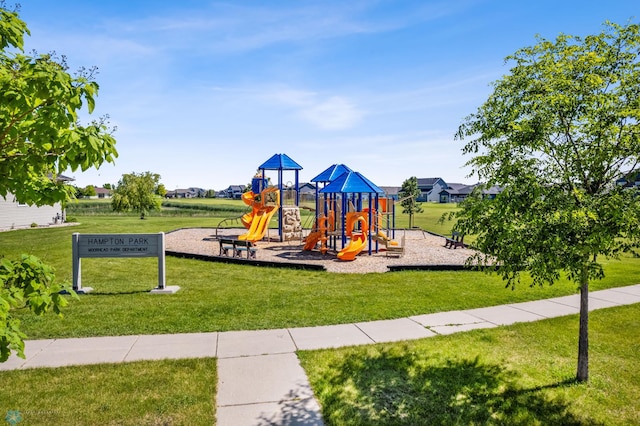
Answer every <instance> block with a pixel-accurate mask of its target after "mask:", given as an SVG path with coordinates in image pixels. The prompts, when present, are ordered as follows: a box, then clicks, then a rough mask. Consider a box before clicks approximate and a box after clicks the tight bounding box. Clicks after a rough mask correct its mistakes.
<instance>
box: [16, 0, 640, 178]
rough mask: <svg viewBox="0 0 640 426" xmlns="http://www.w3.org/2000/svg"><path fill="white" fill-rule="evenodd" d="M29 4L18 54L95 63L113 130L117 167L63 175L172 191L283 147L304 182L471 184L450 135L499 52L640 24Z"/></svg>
mask: <svg viewBox="0 0 640 426" xmlns="http://www.w3.org/2000/svg"><path fill="white" fill-rule="evenodd" d="M20 4H21V7H20V17H21V18H22V19H23V20H24V21H25V22H26V23H27V26H28V27H29V29H30V31H31V36H30V37H28V38H27V39H26V41H25V51H27V52H29V51H31V50H35V51H37V52H39V53H49V52H52V51H54V52H56V53H57V54H58V55H65V57H66V58H67V62H68V64H69V66H70V71H71V72H75V70H77V69H79V68H80V67H92V66H96V67H97V68H98V74H97V76H96V81H97V82H98V84H99V85H100V91H99V94H98V97H97V99H96V109H95V111H94V113H93V114H92V115H89V114H88V113H86V112H85V113H83V120H84V121H85V122H88V121H90V120H92V119H97V118H99V117H101V116H104V115H108V116H109V122H110V125H111V126H114V127H115V129H116V130H115V133H114V137H115V138H116V140H117V144H116V147H117V150H118V152H119V157H118V158H117V159H116V162H115V165H111V164H106V165H103V166H102V167H101V168H100V169H98V170H95V169H93V170H89V171H87V172H80V171H67V173H66V175H68V176H71V177H74V178H75V182H74V183H75V184H76V185H77V186H79V187H84V186H87V185H95V186H102V185H103V184H105V183H111V184H115V183H117V182H118V180H119V179H120V178H121V176H122V175H123V174H125V173H132V172H135V173H142V172H146V171H150V172H152V173H158V174H160V176H161V182H162V183H163V184H164V185H165V187H166V188H167V189H168V190H172V189H178V188H180V189H182V188H189V187H200V188H204V189H216V190H221V189H224V188H227V187H228V186H229V185H237V184H246V183H248V182H249V181H250V180H251V177H252V176H253V175H254V174H255V172H256V171H257V169H258V167H259V166H260V165H261V164H262V163H264V162H265V161H266V160H268V159H269V158H270V157H271V156H273V155H274V154H286V155H288V156H289V157H291V159H293V160H294V161H295V162H297V163H298V164H299V165H300V166H302V170H301V171H300V173H299V179H300V181H301V182H308V181H310V180H311V179H312V178H314V177H315V176H317V175H318V174H320V173H321V172H322V171H324V170H325V169H327V168H328V167H330V166H331V165H333V164H345V165H347V166H348V167H350V168H351V169H352V170H354V171H358V172H360V173H361V174H363V175H364V176H366V177H367V178H368V179H369V180H371V181H372V182H374V183H375V184H377V185H378V186H400V185H402V182H403V181H404V180H406V179H407V178H410V177H412V176H416V177H418V178H429V177H441V178H443V179H444V180H445V181H446V182H448V183H453V182H456V183H474V182H475V180H476V179H474V176H469V173H470V170H469V169H468V168H465V166H464V165H465V163H466V162H467V161H468V160H469V159H470V158H468V157H465V156H463V155H462V152H461V149H462V147H463V145H464V141H460V140H456V139H455V138H454V135H455V133H456V131H457V129H458V126H460V124H461V123H462V122H463V120H464V118H465V117H466V116H468V115H469V114H472V113H474V112H475V111H476V110H477V109H478V107H479V106H480V105H482V103H483V102H484V101H485V100H486V99H487V97H488V96H489V94H490V93H491V82H494V81H496V80H498V79H500V78H501V77H502V76H504V75H506V74H508V73H509V64H508V63H505V60H504V59H505V57H506V56H508V55H510V54H512V53H514V52H515V51H517V50H518V49H520V48H523V47H527V46H532V45H534V44H536V42H537V40H536V36H541V37H544V38H546V39H550V40H553V39H555V38H556V37H557V36H558V35H559V34H561V33H564V34H572V35H579V36H586V35H589V34H597V33H599V32H601V31H602V29H603V23H604V22H605V21H607V20H609V21H612V22H615V23H618V24H626V23H627V22H629V21H633V22H638V20H639V19H640V17H639V16H638V13H639V12H640V8H639V7H638V3H637V0H628V1H626V0H608V1H602V0H554V1H550V0H536V1H520V0H507V1H502V0H442V1H439V0H396V1H386V0H381V1H376V0H368V1H361V0H349V1H344V0H335V1H334V0H326V1H305V0H290V1H288V0H287V1H279V0H272V1H264V0H262V1H258V0H254V1H232V0H228V1H207V0H200V1H196V0H180V1H158V0H127V1H121V0H109V1H89V0H56V1H51V0H21V1H20ZM267 177H271V180H272V182H273V183H277V180H278V179H277V172H267ZM294 181H295V173H294V172H285V173H284V175H283V182H282V183H283V184H285V185H287V184H290V183H293V182H294Z"/></svg>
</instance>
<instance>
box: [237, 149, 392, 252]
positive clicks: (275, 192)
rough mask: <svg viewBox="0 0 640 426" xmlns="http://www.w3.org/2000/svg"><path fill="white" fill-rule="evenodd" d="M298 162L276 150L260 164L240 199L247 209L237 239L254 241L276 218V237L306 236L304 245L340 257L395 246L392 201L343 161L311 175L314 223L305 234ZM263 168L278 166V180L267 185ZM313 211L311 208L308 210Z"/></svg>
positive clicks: (301, 238) (258, 238) (259, 238)
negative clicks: (288, 179)
mask: <svg viewBox="0 0 640 426" xmlns="http://www.w3.org/2000/svg"><path fill="white" fill-rule="evenodd" d="M301 169H302V167H301V166H300V165H298V164H297V163H296V162H295V161H293V160H292V159H291V158H289V157H288V156H286V155H285V154H275V155H273V156H272V157H271V158H270V159H269V160H267V161H266V162H264V163H263V164H262V165H260V167H259V168H258V172H257V173H256V175H255V176H254V178H253V179H252V182H251V190H249V191H247V192H245V193H244V194H243V195H242V200H243V201H244V203H245V204H247V205H248V206H249V207H250V208H251V211H249V212H247V213H246V214H244V215H243V216H242V217H241V218H240V221H241V222H242V224H243V226H244V227H245V228H246V229H247V232H245V233H244V234H242V235H240V236H239V237H238V240H244V241H249V242H251V243H255V242H256V241H259V240H261V239H263V238H265V236H266V235H267V233H268V232H269V228H270V223H271V221H272V219H273V218H274V217H276V213H277V214H278V215H277V218H278V236H279V241H281V242H282V241H291V240H294V239H299V240H300V241H303V240H304V245H303V250H306V251H311V250H314V249H315V248H316V247H317V246H318V244H320V247H319V250H320V252H321V253H322V254H327V253H328V252H329V251H331V252H336V253H337V258H338V259H339V260H345V261H350V260H354V259H355V258H356V256H357V255H358V254H360V253H362V252H363V251H364V250H367V251H368V254H369V255H371V254H372V253H373V252H374V251H375V252H378V251H379V250H380V248H381V247H380V245H382V246H383V247H384V249H388V248H389V247H391V246H397V245H398V243H397V242H396V241H394V240H393V237H394V236H393V234H394V233H395V231H394V229H395V204H394V200H393V199H391V198H385V197H384V196H383V195H384V191H382V190H381V189H380V188H379V187H378V186H376V185H375V184H374V183H373V182H371V181H370V180H368V179H367V178H366V177H364V176H363V175H362V174H360V173H358V172H354V171H352V170H351V169H350V168H348V167H347V166H345V165H343V164H340V165H335V164H334V165H332V166H331V167H329V168H328V169H326V170H325V171H323V172H322V173H321V174H319V175H318V176H316V177H315V178H313V179H312V180H311V182H313V183H315V184H316V185H315V186H316V194H315V211H314V216H315V217H314V224H313V226H312V227H311V230H310V233H309V235H307V236H306V238H303V234H302V232H303V229H302V224H301V216H300V205H299V202H300V191H299V180H298V172H299V170H301ZM267 170H276V171H278V181H277V184H276V185H273V186H268V182H269V180H268V179H267V177H266V171H267ZM287 170H291V171H295V183H294V184H291V183H289V184H287V185H284V184H283V182H284V180H283V172H284V171H287ZM310 210H314V209H310Z"/></svg>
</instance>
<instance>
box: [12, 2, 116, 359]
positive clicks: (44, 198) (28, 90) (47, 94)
mask: <svg viewBox="0 0 640 426" xmlns="http://www.w3.org/2000/svg"><path fill="white" fill-rule="evenodd" d="M4 6H5V4H4V2H2V1H0V196H2V197H5V198H6V197H7V195H8V194H13V195H14V196H15V198H16V199H17V201H20V202H22V203H26V204H30V205H38V206H41V205H51V204H54V203H56V202H62V203H64V202H65V201H66V200H67V199H68V197H69V196H71V195H72V194H73V192H74V189H73V187H71V186H69V185H65V184H64V182H62V181H60V180H58V179H57V177H58V176H59V175H60V174H61V173H62V172H64V171H65V170H67V169H71V170H72V171H75V170H77V169H81V170H87V169H89V168H91V167H96V168H97V167H99V166H100V165H101V164H103V163H104V162H113V160H114V158H115V157H116V156H117V151H116V149H115V139H114V138H113V137H112V135H111V131H110V129H108V128H107V126H106V121H105V120H104V119H101V120H99V121H94V122H92V123H90V124H88V125H82V124H81V123H80V122H79V120H78V112H79V111H80V110H81V109H82V108H83V106H86V107H87V109H88V111H89V113H91V112H92V111H93V108H94V103H95V101H94V98H95V96H96V95H97V93H98V85H97V83H96V82H95V81H93V74H94V70H85V69H81V70H80V71H79V72H78V73H77V75H75V76H72V75H70V74H69V73H68V72H67V67H66V64H65V63H64V61H63V60H56V58H54V56H53V55H38V54H35V53H34V54H32V55H25V54H24V49H23V48H24V36H25V34H27V35H28V34H29V30H28V28H27V25H26V23H25V22H24V21H22V20H21V19H20V17H19V15H18V12H17V10H13V11H12V10H7V9H6V8H5V7H4ZM64 289H66V290H68V291H72V290H71V288H70V286H69V284H68V283H57V282H56V281H55V274H54V271H53V268H51V267H50V266H48V265H46V264H44V263H43V262H42V261H41V260H40V259H38V258H36V257H34V256H30V255H26V254H23V255H22V256H20V258H19V259H17V260H10V259H6V258H1V259H0V362H3V361H6V360H7V358H8V357H9V355H10V353H11V351H15V352H16V353H17V354H18V355H19V356H21V357H23V358H24V340H23V339H24V338H25V337H26V336H25V335H24V333H22V331H21V330H20V321H19V320H18V319H17V318H15V316H14V315H13V312H14V311H15V310H17V309H23V310H24V309H28V310H30V311H32V312H34V313H35V314H38V315H42V314H44V313H46V312H49V311H53V312H54V313H57V314H60V308H61V307H63V306H65V305H66V303H67V301H66V299H65V298H64V297H63V296H61V295H60V294H59V293H60V291H61V290H64Z"/></svg>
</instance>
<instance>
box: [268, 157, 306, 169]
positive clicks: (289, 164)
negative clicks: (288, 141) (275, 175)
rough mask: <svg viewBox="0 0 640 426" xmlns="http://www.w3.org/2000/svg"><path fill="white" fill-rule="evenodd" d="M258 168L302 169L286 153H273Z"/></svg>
mask: <svg viewBox="0 0 640 426" xmlns="http://www.w3.org/2000/svg"><path fill="white" fill-rule="evenodd" d="M258 168H259V169H264V170H302V166H301V165H299V164H298V163H296V162H295V161H293V160H292V159H291V158H289V156H288V155H286V154H274V155H273V157H271V158H269V159H268V160H267V161H265V162H264V163H262V165H261V166H260V167H258Z"/></svg>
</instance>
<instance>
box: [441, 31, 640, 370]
mask: <svg viewBox="0 0 640 426" xmlns="http://www.w3.org/2000/svg"><path fill="white" fill-rule="evenodd" d="M639 29H640V27H639V26H638V25H634V24H627V25H626V26H620V25H616V24H613V23H609V22H607V23H606V24H605V25H604V30H603V31H602V32H601V33H600V34H598V35H592V36H588V37H585V38H581V37H576V36H569V35H560V36H558V37H557V38H556V40H555V41H549V40H546V39H544V38H538V39H537V41H538V43H537V44H536V45H534V46H533V47H526V48H523V49H520V50H518V51H517V52H516V53H515V54H513V55H511V56H509V57H508V58H507V60H508V61H511V62H513V63H514V66H513V68H511V70H510V74H508V75H506V76H505V77H503V78H502V79H500V80H498V81H497V82H495V83H494V84H493V93H492V94H491V95H490V96H489V98H488V100H487V101H486V102H485V103H484V104H483V105H482V106H481V107H480V108H479V109H478V111H477V112H476V113H475V114H472V115H470V116H469V117H467V118H466V119H465V120H464V121H463V123H462V125H461V126H460V128H459V129H458V133H457V135H456V136H457V137H458V138H459V139H463V138H471V140H470V141H469V142H467V143H466V145H465V146H464V148H463V152H464V153H465V154H471V155H473V156H474V157H473V158H472V159H471V160H470V161H469V162H468V163H467V164H468V165H470V166H471V167H472V168H473V170H474V172H473V173H472V174H477V175H478V177H479V178H480V180H483V181H486V182H487V186H490V185H494V184H495V185H500V186H502V187H504V191H503V192H502V193H501V194H499V195H498V196H497V197H496V198H495V199H494V200H489V199H484V198H483V197H482V195H481V189H482V188H481V187H480V188H478V191H476V192H475V193H474V194H473V196H471V197H469V198H468V199H467V200H465V201H464V202H463V203H462V205H461V207H462V209H461V210H460V211H459V212H458V213H457V214H455V213H454V214H453V216H454V217H457V219H458V221H457V223H456V225H454V228H455V229H457V230H458V231H461V232H462V233H465V234H475V235H477V240H476V242H475V246H476V247H477V248H478V249H479V250H480V252H481V254H478V255H476V256H475V257H474V259H473V260H474V261H477V262H479V264H480V265H481V266H482V267H484V268H486V269H487V270H489V271H491V270H494V271H497V272H498V273H499V274H501V275H502V277H503V278H504V279H505V280H506V282H507V286H515V285H516V284H517V283H519V282H520V275H521V273H523V272H527V273H528V274H529V275H530V276H531V278H532V285H542V284H545V283H548V284H553V283H554V282H555V281H556V280H558V279H559V278H560V276H561V274H566V276H567V277H568V278H569V279H571V280H572V281H574V282H575V283H576V284H577V285H578V287H579V289H580V327H579V343H578V367H577V373H576V379H577V380H578V381H587V380H588V377H589V356H588V348H589V338H588V314H589V311H588V301H589V283H590V281H592V280H597V279H601V278H603V277H604V271H603V268H602V264H601V263H600V259H601V257H612V258H616V257H618V256H619V255H620V254H622V253H625V252H635V250H636V249H637V248H638V246H639V245H640V203H639V201H640V199H639V198H638V195H640V194H638V189H637V188H623V187H622V186H621V185H616V180H617V179H619V178H621V177H623V176H625V175H626V174H627V173H628V172H629V171H633V170H637V166H638V162H639V160H640V127H639V125H638V123H639V122H640V64H639V60H638V59H639V56H640V53H639V52H640V50H639V48H640V35H639ZM492 265H499V266H500V268H493V267H492Z"/></svg>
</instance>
